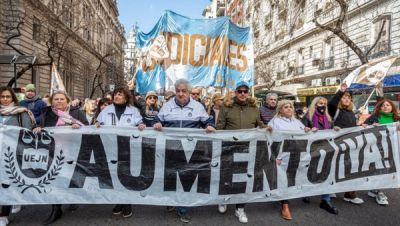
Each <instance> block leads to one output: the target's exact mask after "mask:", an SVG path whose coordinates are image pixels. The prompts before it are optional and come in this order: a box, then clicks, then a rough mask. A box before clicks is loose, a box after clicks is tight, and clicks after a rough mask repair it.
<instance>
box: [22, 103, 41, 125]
mask: <svg viewBox="0 0 400 226" xmlns="http://www.w3.org/2000/svg"><path fill="white" fill-rule="evenodd" d="M19 105H20V106H22V107H26V108H28V109H29V110H30V111H31V112H32V113H33V115H34V116H35V120H36V124H37V125H40V120H41V117H40V115H41V113H42V110H43V108H45V107H47V104H46V103H45V102H44V101H43V100H42V99H41V98H38V99H36V100H35V101H31V102H30V101H29V100H27V99H25V100H22V101H21V102H19Z"/></svg>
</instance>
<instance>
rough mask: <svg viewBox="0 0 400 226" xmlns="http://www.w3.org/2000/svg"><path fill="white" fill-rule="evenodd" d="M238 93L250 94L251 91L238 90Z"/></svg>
mask: <svg viewBox="0 0 400 226" xmlns="http://www.w3.org/2000/svg"><path fill="white" fill-rule="evenodd" d="M236 92H238V93H239V94H242V93H245V94H246V93H249V90H248V89H239V90H236Z"/></svg>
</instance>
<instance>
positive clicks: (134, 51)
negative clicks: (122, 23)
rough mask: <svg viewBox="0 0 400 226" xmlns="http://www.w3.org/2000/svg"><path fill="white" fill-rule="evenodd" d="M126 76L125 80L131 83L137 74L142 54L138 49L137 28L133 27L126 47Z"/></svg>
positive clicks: (127, 37) (128, 35)
mask: <svg viewBox="0 0 400 226" xmlns="http://www.w3.org/2000/svg"><path fill="white" fill-rule="evenodd" d="M124 51H125V59H124V75H125V80H126V81H130V80H132V79H133V78H134V75H135V73H136V65H137V63H138V61H139V59H140V57H141V52H140V50H139V49H138V48H136V28H135V26H132V28H131V30H130V31H129V32H128V34H127V36H126V45H125V46H124Z"/></svg>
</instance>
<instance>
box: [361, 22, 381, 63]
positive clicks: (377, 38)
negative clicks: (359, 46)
mask: <svg viewBox="0 0 400 226" xmlns="http://www.w3.org/2000/svg"><path fill="white" fill-rule="evenodd" d="M385 24H386V20H383V22H382V26H381V29H380V30H379V33H378V36H377V37H376V40H375V42H374V44H372V46H371V48H369V50H368V51H367V52H365V55H367V56H368V55H369V54H370V53H371V51H372V50H373V49H374V48H375V46H376V45H377V44H378V42H379V40H380V39H381V37H382V33H383V29H384V28H385Z"/></svg>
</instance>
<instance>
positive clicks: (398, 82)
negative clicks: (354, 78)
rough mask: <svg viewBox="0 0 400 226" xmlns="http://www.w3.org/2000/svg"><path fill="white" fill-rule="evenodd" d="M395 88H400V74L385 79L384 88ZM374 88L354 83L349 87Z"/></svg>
mask: <svg viewBox="0 0 400 226" xmlns="http://www.w3.org/2000/svg"><path fill="white" fill-rule="evenodd" d="M393 86H400V74H395V75H390V76H386V77H385V78H384V79H383V87H393ZM366 88H372V86H367V85H364V84H359V83H353V84H351V86H350V87H349V89H366Z"/></svg>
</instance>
